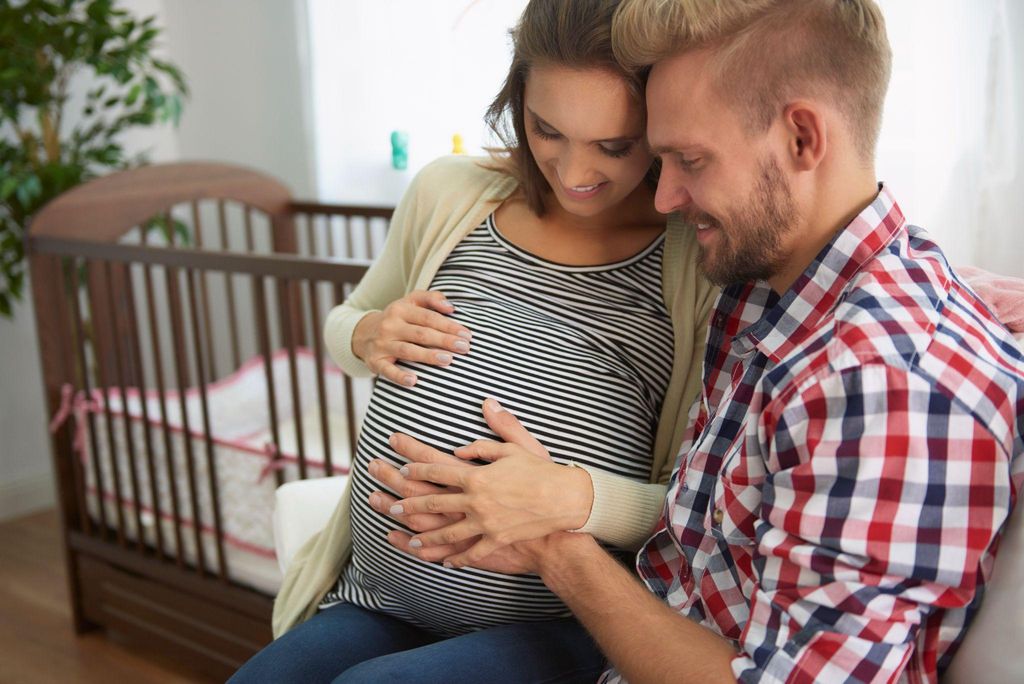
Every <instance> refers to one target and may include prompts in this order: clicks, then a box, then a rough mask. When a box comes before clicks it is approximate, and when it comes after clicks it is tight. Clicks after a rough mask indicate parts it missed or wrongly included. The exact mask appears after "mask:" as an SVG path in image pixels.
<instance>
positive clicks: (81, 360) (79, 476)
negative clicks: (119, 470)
mask: <svg viewBox="0 0 1024 684" xmlns="http://www.w3.org/2000/svg"><path fill="white" fill-rule="evenodd" d="M69 269H70V271H71V282H70V283H69V282H68V273H67V271H68V270H69ZM60 277H61V283H60V285H61V291H62V292H65V293H66V294H67V297H68V298H69V299H70V300H71V318H72V323H73V325H72V331H73V334H74V338H75V340H74V345H75V352H76V356H75V358H76V359H77V365H76V367H75V379H76V381H75V385H76V387H80V388H81V389H82V391H84V392H85V395H86V396H87V397H88V396H90V392H89V372H88V365H87V364H86V360H85V335H84V334H83V332H82V310H81V309H82V307H81V304H80V303H79V301H78V260H77V259H64V260H63V263H62V265H61V268H60ZM73 419H74V420H75V421H76V424H75V429H76V430H78V431H80V430H81V429H82V426H79V425H78V424H77V421H79V420H85V421H87V423H86V429H87V430H88V432H89V438H90V440H91V444H92V454H93V458H92V460H93V465H94V466H95V461H96V460H97V459H98V458H99V449H98V448H97V445H96V425H95V421H94V416H93V413H92V411H86V412H85V415H84V416H81V417H79V416H77V415H75V416H73ZM78 446H79V447H81V448H82V449H84V448H85V444H78ZM83 455H84V454H82V453H80V452H76V451H74V450H72V461H71V466H72V468H71V469H72V473H73V474H74V477H75V480H76V481H75V483H74V485H75V501H76V503H77V505H78V519H79V520H81V521H82V531H83V532H85V533H86V534H88V535H90V536H91V535H92V534H93V531H92V518H91V517H90V516H89V507H88V505H87V503H86V491H85V490H86V476H85V469H84V465H83V464H82V456H83ZM98 498H99V501H100V506H99V510H100V521H101V525H102V526H103V528H106V525H107V523H106V516H105V515H104V514H103V505H102V500H103V498H102V497H98Z"/></svg>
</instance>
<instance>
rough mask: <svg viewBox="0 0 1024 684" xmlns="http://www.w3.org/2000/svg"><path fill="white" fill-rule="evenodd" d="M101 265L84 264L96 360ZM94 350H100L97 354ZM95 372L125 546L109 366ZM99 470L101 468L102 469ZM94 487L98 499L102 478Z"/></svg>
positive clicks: (119, 537)
mask: <svg viewBox="0 0 1024 684" xmlns="http://www.w3.org/2000/svg"><path fill="white" fill-rule="evenodd" d="M100 266H101V264H100V263H98V262H95V261H90V262H88V267H87V271H88V276H87V281H86V282H87V286H86V287H87V292H88V294H89V311H90V312H91V313H92V314H93V316H92V319H93V320H92V329H93V342H94V346H93V350H94V355H95V356H96V357H97V358H99V359H103V358H106V357H108V356H109V354H108V353H107V349H106V348H105V343H104V342H102V341H100V342H99V344H95V343H96V342H97V341H98V339H99V335H98V334H97V332H98V330H99V329H100V324H99V322H98V321H97V320H96V319H97V316H96V314H97V312H99V311H101V310H102V308H101V306H98V304H99V294H98V293H99V292H103V291H104V289H108V290H109V288H110V286H111V283H110V282H109V281H107V282H106V283H104V282H103V281H102V280H101V276H102V274H103V271H102V269H101V268H100ZM108 306H109V305H108ZM107 315H108V316H109V315H112V311H108V312H107ZM111 327H113V326H111ZM97 351H98V352H99V353H96V352H97ZM96 373H97V376H98V377H97V383H96V384H97V387H99V390H100V395H101V396H102V397H103V414H104V418H105V421H106V426H107V447H108V448H109V449H110V452H109V453H110V473H111V480H112V481H113V485H114V512H115V514H116V515H115V516H114V519H115V520H116V521H117V528H116V530H115V531H116V535H117V543H118V545H120V546H125V535H124V511H123V510H122V508H121V501H122V497H121V477H120V472H119V468H118V467H117V444H116V443H115V442H114V416H113V414H112V413H111V411H110V393H109V392H108V391H107V388H108V387H109V386H110V385H111V381H110V378H109V377H108V376H109V374H110V367H109V365H104V364H101V363H99V362H97V364H96ZM96 460H97V461H99V460H100V455H99V453H97V454H96ZM100 470H102V468H101V469H100ZM96 488H97V491H98V496H99V497H100V498H103V495H104V489H103V481H102V480H98V481H97V482H96Z"/></svg>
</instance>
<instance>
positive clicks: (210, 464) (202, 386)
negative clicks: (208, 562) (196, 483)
mask: <svg viewBox="0 0 1024 684" xmlns="http://www.w3.org/2000/svg"><path fill="white" fill-rule="evenodd" d="M196 275H197V274H196V272H195V271H194V270H192V269H189V270H188V271H186V272H185V281H186V283H187V284H188V302H189V310H190V312H191V314H192V343H193V347H194V349H195V356H196V380H197V381H198V382H197V384H198V387H199V401H200V404H199V405H200V407H201V408H202V413H203V435H204V437H205V439H204V440H203V445H204V446H205V447H206V480H207V482H206V484H207V486H208V487H209V489H210V505H211V506H212V507H213V511H212V513H213V533H214V539H215V541H216V549H217V571H218V574H219V576H220V579H221V581H223V582H227V581H228V573H227V566H226V565H225V563H224V530H223V527H222V526H221V517H220V496H219V494H218V487H217V470H216V460H215V459H214V456H213V450H214V444H213V430H211V428H210V405H209V402H208V401H207V395H206V384H207V378H206V372H205V367H204V364H203V346H202V343H201V342H200V340H201V339H202V337H201V335H200V330H199V315H198V312H197V310H196V286H195V279H196ZM198 524H199V521H198V519H197V520H196V525H198Z"/></svg>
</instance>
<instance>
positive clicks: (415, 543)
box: [409, 539, 423, 549]
mask: <svg viewBox="0 0 1024 684" xmlns="http://www.w3.org/2000/svg"><path fill="white" fill-rule="evenodd" d="M409 546H411V547H412V548H414V549H418V548H420V547H422V546H423V542H421V541H420V540H419V539H410V540H409Z"/></svg>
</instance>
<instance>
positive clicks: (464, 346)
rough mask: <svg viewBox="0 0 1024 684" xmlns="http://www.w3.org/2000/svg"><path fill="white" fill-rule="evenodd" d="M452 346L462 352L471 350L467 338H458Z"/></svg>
mask: <svg viewBox="0 0 1024 684" xmlns="http://www.w3.org/2000/svg"><path fill="white" fill-rule="evenodd" d="M452 346H453V347H455V351H459V352H462V353H463V354H465V353H466V352H468V351H469V342H467V341H466V340H456V341H455V344H453V345H452Z"/></svg>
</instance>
